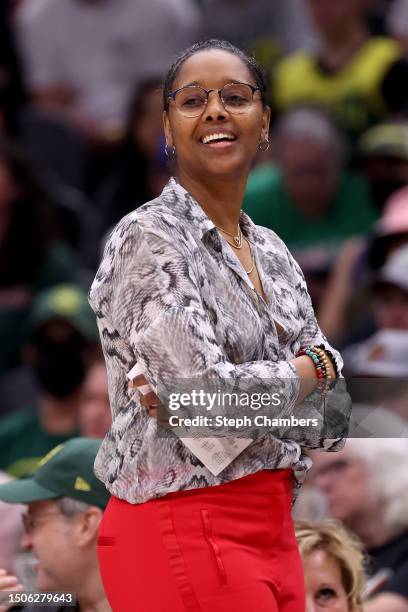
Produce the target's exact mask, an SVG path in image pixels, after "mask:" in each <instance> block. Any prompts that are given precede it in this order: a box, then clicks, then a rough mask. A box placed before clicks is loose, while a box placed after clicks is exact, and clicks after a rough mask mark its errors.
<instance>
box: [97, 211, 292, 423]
mask: <svg viewBox="0 0 408 612" xmlns="http://www.w3.org/2000/svg"><path fill="white" fill-rule="evenodd" d="M159 234H160V232H158V233H157V234H154V233H152V232H151V231H148V232H146V231H144V230H143V229H142V227H141V225H140V224H139V223H138V222H136V221H133V223H131V224H128V225H127V227H126V228H124V231H123V235H122V237H121V241H120V244H117V245H116V247H115V248H114V249H112V247H111V245H110V244H109V243H108V244H107V247H106V250H105V258H104V261H105V266H107V267H108V268H109V267H111V273H110V274H109V275H108V276H106V274H104V273H101V274H99V276H98V275H97V277H96V280H95V283H94V286H93V291H94V292H95V293H100V290H101V288H100V286H98V284H99V283H100V282H102V283H103V282H108V283H109V290H108V291H107V292H106V298H105V299H104V300H103V301H102V306H101V305H99V306H98V307H97V309H96V310H98V308H101V307H102V308H107V312H105V313H104V314H105V316H107V317H108V318H109V320H110V321H111V322H112V324H113V326H114V327H115V328H116V329H117V331H118V332H119V334H120V336H121V337H122V338H124V339H126V341H128V342H129V344H130V346H131V348H132V350H133V352H134V356H135V361H137V362H138V363H139V365H140V366H141V367H142V369H143V371H144V372H145V375H146V378H147V379H148V380H149V382H150V384H151V385H152V386H153V388H154V389H155V390H156V391H157V388H158V385H159V384H160V383H161V382H163V381H165V380H166V381H169V380H170V381H171V380H172V379H179V380H180V379H186V380H187V379H194V380H197V382H198V383H201V385H202V384H203V383H209V384H211V383H212V384H216V383H217V381H222V380H229V381H234V383H239V382H240V381H245V380H246V381H251V383H252V382H254V383H256V382H258V383H259V384H260V385H263V384H264V381H266V380H267V381H273V386H274V391H275V392H278V391H280V392H281V394H282V397H284V398H285V405H284V406H282V408H283V410H284V412H285V413H290V411H291V409H292V408H293V406H294V404H295V402H296V399H297V396H298V392H299V379H298V376H297V373H296V369H295V368H294V367H293V366H292V365H291V364H289V362H288V361H277V362H273V361H254V362H248V363H241V364H236V363H232V362H231V361H229V360H228V359H227V356H226V354H225V352H224V350H223V349H222V347H221V346H220V343H219V342H218V341H217V338H216V336H215V333H214V330H213V327H212V325H211V322H210V319H209V314H208V311H206V309H205V306H204V303H203V298H202V296H201V294H200V289H199V285H198V283H199V280H198V277H199V275H198V273H197V270H196V265H195V264H196V261H195V257H194V251H193V250H192V249H191V246H190V247H188V246H187V245H186V243H185V242H184V243H183V242H182V237H180V241H181V242H180V246H179V248H177V247H176V246H175V244H173V243H171V242H170V241H169V240H168V239H166V238H165V237H163V236H161V235H159ZM187 248H188V251H187V250H186V249H187ZM182 249H183V251H182ZM186 252H189V256H188V255H186ZM110 253H111V256H110ZM91 299H92V295H91Z"/></svg>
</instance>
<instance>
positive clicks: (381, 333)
mask: <svg viewBox="0 0 408 612" xmlns="http://www.w3.org/2000/svg"><path fill="white" fill-rule="evenodd" d="M370 301H371V302H372V304H373V308H372V309H371V312H370V311H368V312H366V314H365V316H366V319H368V318H369V315H370V314H371V316H372V321H373V325H374V329H375V330H376V333H374V334H373V335H371V336H370V337H369V338H368V339H367V340H363V341H361V342H357V343H355V344H352V345H351V346H348V347H347V348H345V349H344V353H343V355H344V361H345V366H346V369H347V371H348V372H349V373H352V374H355V375H364V374H366V375H367V376H400V377H403V376H406V374H407V373H408V371H407V368H406V361H405V360H406V359H407V357H408V244H406V245H404V246H402V247H400V248H399V249H397V250H396V251H394V252H392V253H391V255H390V256H389V258H388V259H387V261H386V263H385V264H384V265H383V267H382V268H381V269H380V271H379V272H378V274H377V276H376V278H375V280H374V282H373V284H372V288H371V300H370ZM367 315H368V316H367Z"/></svg>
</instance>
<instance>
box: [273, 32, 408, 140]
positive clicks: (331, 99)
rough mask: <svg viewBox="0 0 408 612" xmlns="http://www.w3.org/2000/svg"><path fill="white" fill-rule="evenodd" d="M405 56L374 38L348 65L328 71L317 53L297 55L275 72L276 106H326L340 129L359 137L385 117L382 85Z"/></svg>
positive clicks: (390, 42)
mask: <svg viewBox="0 0 408 612" xmlns="http://www.w3.org/2000/svg"><path fill="white" fill-rule="evenodd" d="M401 56H402V52H401V49H400V47H399V45H398V43H397V42H395V41H394V40H392V39H390V38H383V37H373V38H370V39H369V40H368V41H367V42H366V43H365V44H364V45H363V46H362V47H361V48H360V49H359V51H358V52H357V53H356V54H355V55H354V57H353V59H352V60H351V61H350V62H349V63H348V64H347V65H346V66H344V67H343V68H342V69H341V70H339V71H337V72H335V73H328V72H325V71H323V70H322V69H321V68H320V66H319V62H318V58H317V57H315V56H314V55H312V54H310V53H308V52H299V53H295V54H293V55H291V56H289V57H288V58H286V59H284V60H283V61H281V62H280V63H279V64H278V66H277V68H276V73H275V78H274V86H273V92H272V94H273V98H274V104H275V107H276V108H277V110H278V111H279V112H283V111H286V110H288V109H289V108H291V107H293V106H299V105H302V104H307V105H316V106H320V107H323V108H325V109H326V110H327V111H328V112H329V113H330V114H331V115H332V116H333V118H334V120H335V121H336V123H337V124H338V125H339V126H340V127H341V128H343V129H344V130H346V131H347V132H349V133H350V134H351V135H358V134H359V133H361V132H362V131H364V130H365V129H366V128H368V127H369V126H370V125H371V124H372V123H373V122H375V121H378V120H380V119H381V118H382V116H383V115H384V114H385V111H386V106H385V102H384V100H383V98H382V95H381V85H382V82H383V80H384V77H385V75H386V74H387V72H388V70H389V69H390V67H391V66H392V64H393V63H394V62H395V61H397V60H398V59H399V58H400V57H401Z"/></svg>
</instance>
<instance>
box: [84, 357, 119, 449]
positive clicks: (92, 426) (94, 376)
mask: <svg viewBox="0 0 408 612" xmlns="http://www.w3.org/2000/svg"><path fill="white" fill-rule="evenodd" d="M111 424H112V415H111V409H110V403H109V392H108V377H107V374H106V365H105V360H104V359H103V356H102V355H100V356H99V358H98V359H97V360H95V361H94V362H93V363H92V364H91V365H90V367H89V369H88V371H87V374H86V378H85V381H84V385H83V390H82V397H81V404H80V407H79V430H80V432H81V436H85V437H87V438H101V439H102V438H104V437H105V436H106V434H107V432H108V430H109V428H110V426H111Z"/></svg>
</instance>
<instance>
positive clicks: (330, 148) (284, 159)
mask: <svg viewBox="0 0 408 612" xmlns="http://www.w3.org/2000/svg"><path fill="white" fill-rule="evenodd" d="M274 142H275V146H276V151H275V153H276V158H277V165H276V166H275V165H273V164H272V163H268V164H264V165H262V166H260V167H259V168H256V169H255V170H254V171H253V172H252V174H251V175H250V178H249V181H248V187H247V193H246V197H245V210H246V211H247V212H248V214H249V216H250V217H251V218H252V219H253V221H254V222H255V223H257V224H258V225H263V226H265V227H269V228H271V229H273V230H274V231H275V232H276V233H277V234H278V236H279V237H280V238H282V240H284V241H285V242H286V244H288V246H289V247H290V248H291V249H304V248H306V247H311V246H313V247H316V246H324V247H326V249H329V251H331V252H335V251H336V250H337V248H338V247H339V245H340V243H341V242H342V241H343V240H345V239H346V238H348V237H350V236H353V235H356V234H357V235H359V234H365V233H367V232H368V231H369V229H370V228H371V225H372V223H373V222H374V220H375V218H376V215H375V211H374V208H373V206H372V203H371V199H370V196H369V193H368V188H367V185H366V183H365V181H364V180H363V179H362V178H360V177H358V176H356V175H353V174H351V173H349V172H346V171H345V170H344V148H343V147H342V144H341V138H340V137H339V134H338V133H337V131H336V130H335V128H334V127H333V125H332V124H331V122H330V121H329V120H328V119H327V118H326V117H325V115H323V114H322V113H320V112H318V111H316V110H311V109H307V108H304V109H298V110H294V111H291V112H289V113H287V114H286V115H284V116H283V117H282V118H281V119H280V121H279V122H278V124H277V126H276V131H275V141H274Z"/></svg>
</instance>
